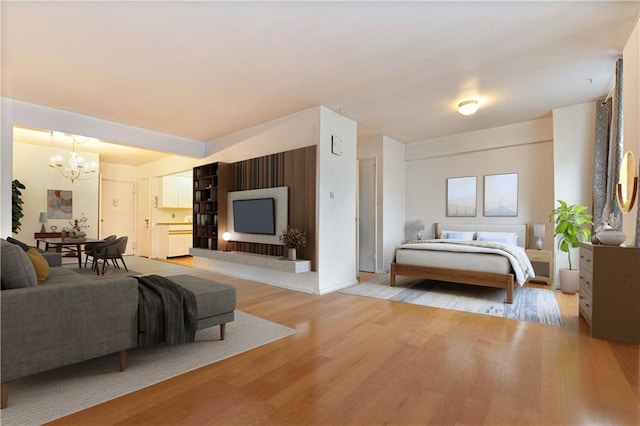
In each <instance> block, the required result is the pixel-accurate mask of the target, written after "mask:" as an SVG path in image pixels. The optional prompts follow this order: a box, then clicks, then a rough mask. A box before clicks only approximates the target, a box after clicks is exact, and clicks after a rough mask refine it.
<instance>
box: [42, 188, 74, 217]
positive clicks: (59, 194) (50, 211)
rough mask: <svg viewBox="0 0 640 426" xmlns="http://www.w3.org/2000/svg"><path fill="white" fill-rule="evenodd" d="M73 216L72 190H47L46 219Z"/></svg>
mask: <svg viewBox="0 0 640 426" xmlns="http://www.w3.org/2000/svg"><path fill="white" fill-rule="evenodd" d="M71 218H73V191H63V190H61V189H48V190H47V219H71Z"/></svg>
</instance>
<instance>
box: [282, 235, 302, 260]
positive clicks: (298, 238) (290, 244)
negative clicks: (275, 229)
mask: <svg viewBox="0 0 640 426" xmlns="http://www.w3.org/2000/svg"><path fill="white" fill-rule="evenodd" d="M280 241H282V244H284V245H285V247H287V248H288V249H289V251H288V253H287V260H296V249H297V248H298V247H306V246H307V233H306V232H304V231H301V230H299V229H296V228H287V229H286V230H285V231H282V234H281V235H280Z"/></svg>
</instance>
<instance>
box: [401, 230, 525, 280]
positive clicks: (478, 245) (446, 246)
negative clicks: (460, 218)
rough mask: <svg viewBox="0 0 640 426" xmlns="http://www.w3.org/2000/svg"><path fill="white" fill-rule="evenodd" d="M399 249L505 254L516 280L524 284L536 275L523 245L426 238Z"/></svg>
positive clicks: (403, 245)
mask: <svg viewBox="0 0 640 426" xmlns="http://www.w3.org/2000/svg"><path fill="white" fill-rule="evenodd" d="M398 250H431V251H439V252H442V251H448V252H457V253H490V254H497V255H500V256H504V257H505V258H506V259H507V260H508V261H509V263H510V264H511V268H512V269H513V272H514V275H515V280H516V282H517V283H518V284H519V285H521V286H522V285H524V284H525V283H526V281H527V279H528V278H531V277H533V276H535V272H534V270H533V266H532V265H531V262H530V261H529V258H528V257H527V254H526V253H525V251H524V249H523V248H522V247H518V246H513V245H508V244H502V243H496V242H489V241H462V240H446V239H439V240H426V241H424V242H419V243H408V244H402V245H401V246H400V247H398Z"/></svg>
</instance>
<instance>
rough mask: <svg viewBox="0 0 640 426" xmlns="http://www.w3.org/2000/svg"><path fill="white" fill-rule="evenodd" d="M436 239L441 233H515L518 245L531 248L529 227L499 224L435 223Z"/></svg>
mask: <svg viewBox="0 0 640 426" xmlns="http://www.w3.org/2000/svg"><path fill="white" fill-rule="evenodd" d="M433 229H434V233H433V235H434V238H439V236H440V231H441V230H442V229H445V230H447V231H476V232H478V231H486V232H515V233H516V234H517V235H518V245H519V246H520V247H522V248H527V247H529V225H526V224H524V225H521V224H499V223H446V224H445V223H438V222H436V223H434V224H433Z"/></svg>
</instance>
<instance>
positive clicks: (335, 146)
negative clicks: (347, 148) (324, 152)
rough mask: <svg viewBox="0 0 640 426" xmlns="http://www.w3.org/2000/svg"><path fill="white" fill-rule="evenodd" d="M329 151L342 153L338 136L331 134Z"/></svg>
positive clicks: (340, 140) (337, 153)
mask: <svg viewBox="0 0 640 426" xmlns="http://www.w3.org/2000/svg"><path fill="white" fill-rule="evenodd" d="M331 153H332V154H335V155H342V139H341V138H340V136H336V135H331Z"/></svg>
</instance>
